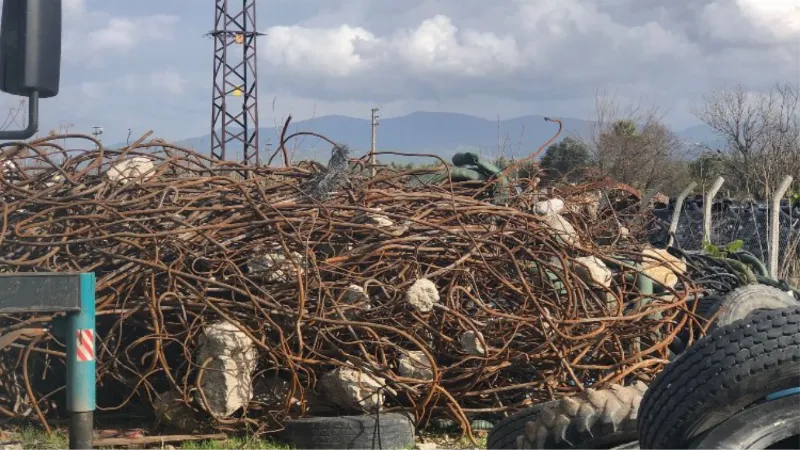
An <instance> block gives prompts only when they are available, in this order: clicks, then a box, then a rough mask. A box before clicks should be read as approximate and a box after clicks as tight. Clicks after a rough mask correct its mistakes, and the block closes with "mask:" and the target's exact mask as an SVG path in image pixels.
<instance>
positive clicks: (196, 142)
mask: <svg viewBox="0 0 800 450" xmlns="http://www.w3.org/2000/svg"><path fill="white" fill-rule="evenodd" d="M560 119H561V120H562V122H563V124H564V130H563V131H562V133H561V135H560V137H559V140H561V139H563V138H565V137H567V136H570V135H576V134H577V135H585V134H586V133H587V132H588V131H589V129H590V125H591V122H589V121H586V120H581V119H574V118H560ZM557 129H558V126H557V125H556V124H554V123H551V122H546V121H545V120H544V117H543V116H537V115H530V116H523V117H517V118H514V119H507V120H501V121H499V122H498V121H492V120H486V119H482V118H479V117H474V116H470V115H466V114H456V113H439V112H415V113H411V114H408V115H405V116H400V117H392V118H385V119H383V118H382V119H380V123H379V125H378V130H377V139H376V141H377V149H378V151H379V152H380V151H382V150H383V151H396V152H403V153H428V154H435V155H438V156H439V157H441V158H443V159H445V160H448V161H449V160H450V158H451V157H452V155H453V154H454V153H457V152H463V151H473V152H477V153H480V154H482V155H484V156H486V157H489V158H495V157H497V156H499V155H500V154H504V155H505V156H506V157H509V158H511V157H513V158H517V159H518V158H520V157H524V156H527V155H529V154H531V153H532V152H534V151H535V150H536V149H537V148H538V147H539V146H541V145H542V144H543V143H545V142H546V141H547V140H548V139H549V138H550V137H551V136H552V135H553V133H554V132H555V131H556V130H557ZM297 131H313V132H315V133H319V134H322V135H324V136H326V137H328V138H330V139H331V140H333V141H335V142H339V143H343V144H346V145H348V146H349V147H350V148H351V149H352V150H353V153H354V155H363V154H365V153H367V152H368V151H369V146H370V121H369V119H361V118H354V117H346V116H339V115H331V116H322V117H317V118H314V119H309V120H303V121H298V122H295V123H291V124H290V125H289V130H288V132H287V134H291V133H294V132H297ZM680 134H681V136H682V137H683V138H684V140H687V141H691V142H700V141H703V142H711V141H712V140H713V139H715V138H714V135H713V133H711V132H710V130H708V129H707V128H706V127H702V126H701V127H692V128H689V129H687V130H685V131H684V132H682V133H680ZM279 139H280V129H276V128H274V127H266V128H260V129H259V141H260V142H259V144H260V146H261V148H262V159H265V158H268V156H265V155H266V153H267V151H266V144H267V142H268V140H269V141H271V143H272V146H271V150H270V153H271V152H273V151H274V150H275V149H276V146H277V143H278V141H279ZM176 144H177V145H181V146H185V147H190V148H193V149H195V150H197V151H200V152H202V153H206V154H207V153H208V152H209V148H210V147H211V136H210V135H205V136H198V137H194V138H189V139H184V140H181V141H178V142H176ZM287 147H288V148H289V149H290V150H292V149H293V148H296V149H297V150H296V152H295V153H293V155H292V157H293V159H294V160H301V159H316V160H321V161H325V160H327V159H328V156H329V154H330V146H329V145H328V144H327V143H325V142H324V141H321V140H319V139H317V138H314V137H309V136H306V137H300V138H297V139H296V140H295V142H294V143H290V144H289V145H288V146H287ZM240 157H241V147H238V148H233V147H229V148H228V149H227V155H226V158H227V159H231V160H235V159H239V158H240ZM379 159H380V160H381V161H383V162H389V161H405V162H420V161H433V160H432V159H430V158H409V157H403V156H390V155H381V156H379Z"/></svg>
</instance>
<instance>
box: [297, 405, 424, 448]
mask: <svg viewBox="0 0 800 450" xmlns="http://www.w3.org/2000/svg"><path fill="white" fill-rule="evenodd" d="M379 417H380V419H378V417H376V416H375V415H366V416H340V417H308V418H302V419H291V420H287V421H286V423H285V428H286V430H285V439H286V440H287V441H288V442H289V443H290V444H291V445H292V446H293V447H294V448H309V449H311V448H313V449H324V448H328V449H398V450H399V449H407V448H411V447H413V446H414V424H413V423H412V422H411V420H410V419H409V417H408V416H406V415H403V414H394V413H392V414H381V415H380V416H379Z"/></svg>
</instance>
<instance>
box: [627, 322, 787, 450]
mask: <svg viewBox="0 0 800 450" xmlns="http://www.w3.org/2000/svg"><path fill="white" fill-rule="evenodd" d="M796 386H800V306H793V307H791V308H783V309H776V310H765V311H756V312H754V313H752V314H751V315H750V316H748V317H747V318H746V319H742V320H739V321H736V322H734V323H732V324H730V325H727V326H724V327H720V328H717V329H716V330H714V331H712V332H710V333H709V334H708V335H706V336H705V337H703V338H701V339H700V340H698V341H697V342H696V343H695V344H694V345H692V346H691V347H689V348H688V349H687V350H686V351H685V352H684V353H682V354H681V355H680V356H678V357H677V358H676V359H675V361H673V362H672V363H670V364H668V365H667V366H666V367H665V368H664V370H663V371H661V373H659V374H658V375H657V376H656V378H655V379H654V380H653V382H652V383H651V384H650V388H649V389H648V390H647V391H646V392H645V394H644V398H643V399H642V403H641V406H640V409H639V444H640V445H641V448H643V449H647V448H686V446H687V445H688V443H689V442H690V441H691V440H692V439H693V438H695V437H696V436H698V435H700V434H701V433H704V432H705V431H707V430H709V429H711V428H713V427H714V426H715V425H717V424H719V423H722V422H723V421H725V420H727V419H728V418H730V417H732V416H733V415H734V414H736V413H737V412H738V411H740V410H742V409H744V408H746V407H747V406H749V405H753V404H755V403H757V402H760V401H761V400H762V399H763V398H765V397H766V396H767V395H768V394H770V393H773V392H777V391H780V390H783V389H789V388H793V387H796Z"/></svg>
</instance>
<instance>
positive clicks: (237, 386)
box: [195, 322, 258, 417]
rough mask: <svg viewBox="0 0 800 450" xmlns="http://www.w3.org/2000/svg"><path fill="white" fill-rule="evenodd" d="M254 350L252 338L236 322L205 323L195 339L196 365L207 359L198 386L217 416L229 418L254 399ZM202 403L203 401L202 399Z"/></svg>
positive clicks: (208, 405)
mask: <svg viewBox="0 0 800 450" xmlns="http://www.w3.org/2000/svg"><path fill="white" fill-rule="evenodd" d="M257 355H258V353H257V351H256V349H255V346H254V344H253V341H252V340H251V339H250V337H248V336H247V335H246V334H245V333H243V332H242V331H241V330H239V329H238V328H237V327H236V325H234V324H232V323H230V322H217V323H214V324H211V325H207V326H206V327H205V328H204V330H203V334H202V335H200V338H199V339H198V351H197V355H196V358H195V362H196V364H198V365H199V366H202V365H203V364H204V363H206V361H207V360H210V361H208V363H207V365H206V368H205V370H204V371H203V378H202V380H201V385H200V387H201V388H202V389H203V393H204V394H205V400H206V402H207V408H208V409H209V410H210V412H211V413H213V414H214V415H215V416H218V417H230V416H231V415H232V414H233V413H234V412H236V411H237V410H238V409H240V408H242V407H243V406H245V405H247V404H248V403H249V402H250V400H251V399H252V398H253V390H252V381H253V380H252V377H253V371H254V370H255V368H256V358H257ZM201 404H202V402H201Z"/></svg>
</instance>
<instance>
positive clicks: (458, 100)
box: [0, 0, 800, 143]
mask: <svg viewBox="0 0 800 450" xmlns="http://www.w3.org/2000/svg"><path fill="white" fill-rule="evenodd" d="M231 3H232V4H236V3H240V2H236V1H233V2H231ZM63 8H64V32H63V48H62V70H61V90H60V94H59V96H58V97H55V98H51V99H44V100H42V101H41V106H40V108H41V127H40V130H41V131H42V133H46V132H47V131H49V130H56V131H67V130H68V131H70V132H84V133H89V132H91V131H92V126H94V125H98V126H102V127H103V128H104V132H105V134H104V135H103V139H104V141H105V142H110V141H113V142H115V143H116V142H124V141H125V140H126V138H127V136H128V134H129V131H128V130H129V129H130V133H131V134H132V136H133V137H134V138H135V137H137V136H138V135H141V134H142V133H144V132H145V131H147V130H153V131H154V135H155V136H158V137H162V138H164V139H168V140H177V139H182V138H186V137H193V136H199V135H204V134H207V133H208V132H209V128H210V121H211V119H210V116H211V85H212V79H211V68H212V55H213V40H212V39H211V38H208V37H204V34H205V33H207V32H208V31H210V30H211V29H212V28H213V22H214V1H213V0H135V1H131V0H63ZM257 8H258V14H257V25H258V29H259V31H261V32H263V33H265V35H264V36H262V37H260V38H259V40H258V60H259V61H258V71H259V72H258V73H259V80H258V90H259V104H260V108H259V116H260V122H261V125H262V126H273V125H275V124H276V123H279V122H282V121H283V118H285V117H286V115H287V114H292V116H293V117H294V120H295V121H297V120H302V119H307V118H311V117H314V116H321V115H328V114H342V115H347V116H353V117H364V118H368V117H369V115H370V109H371V108H373V107H379V108H380V110H381V112H380V114H381V115H382V116H383V117H391V116H397V115H403V114H407V113H410V112H414V111H419V110H424V111H446V112H460V113H465V114H472V115H476V116H479V117H484V118H490V119H495V118H497V117H498V116H499V117H500V118H503V119H507V118H512V117H516V116H521V115H527V114H540V115H549V116H557V117H577V118H591V114H592V111H593V110H592V108H593V105H594V98H595V95H596V93H597V92H598V90H607V91H608V92H610V93H612V95H614V96H616V97H617V98H618V99H620V101H623V102H624V101H632V102H635V101H639V100H644V101H645V102H648V103H650V104H658V105H659V106H660V107H661V109H662V111H663V112H665V113H666V114H667V115H666V120H667V121H668V123H669V124H670V125H672V126H674V127H676V128H683V127H688V126H691V125H694V124H696V123H697V120H696V118H694V117H693V115H692V114H691V109H692V107H693V106H694V105H696V104H698V102H701V101H702V97H703V95H704V94H706V93H708V92H709V91H710V90H712V89H718V88H729V87H732V86H734V85H736V84H742V85H743V86H745V87H746V88H747V89H749V90H752V91H760V90H765V89H768V88H769V87H770V86H772V85H773V84H774V83H776V82H787V81H788V82H800V0H494V1H486V0H258V2H257ZM16 104H18V99H17V98H15V97H12V96H10V95H7V94H1V95H0V107H3V108H5V109H4V110H8V109H9V108H11V107H13V106H14V105H16Z"/></svg>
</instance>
